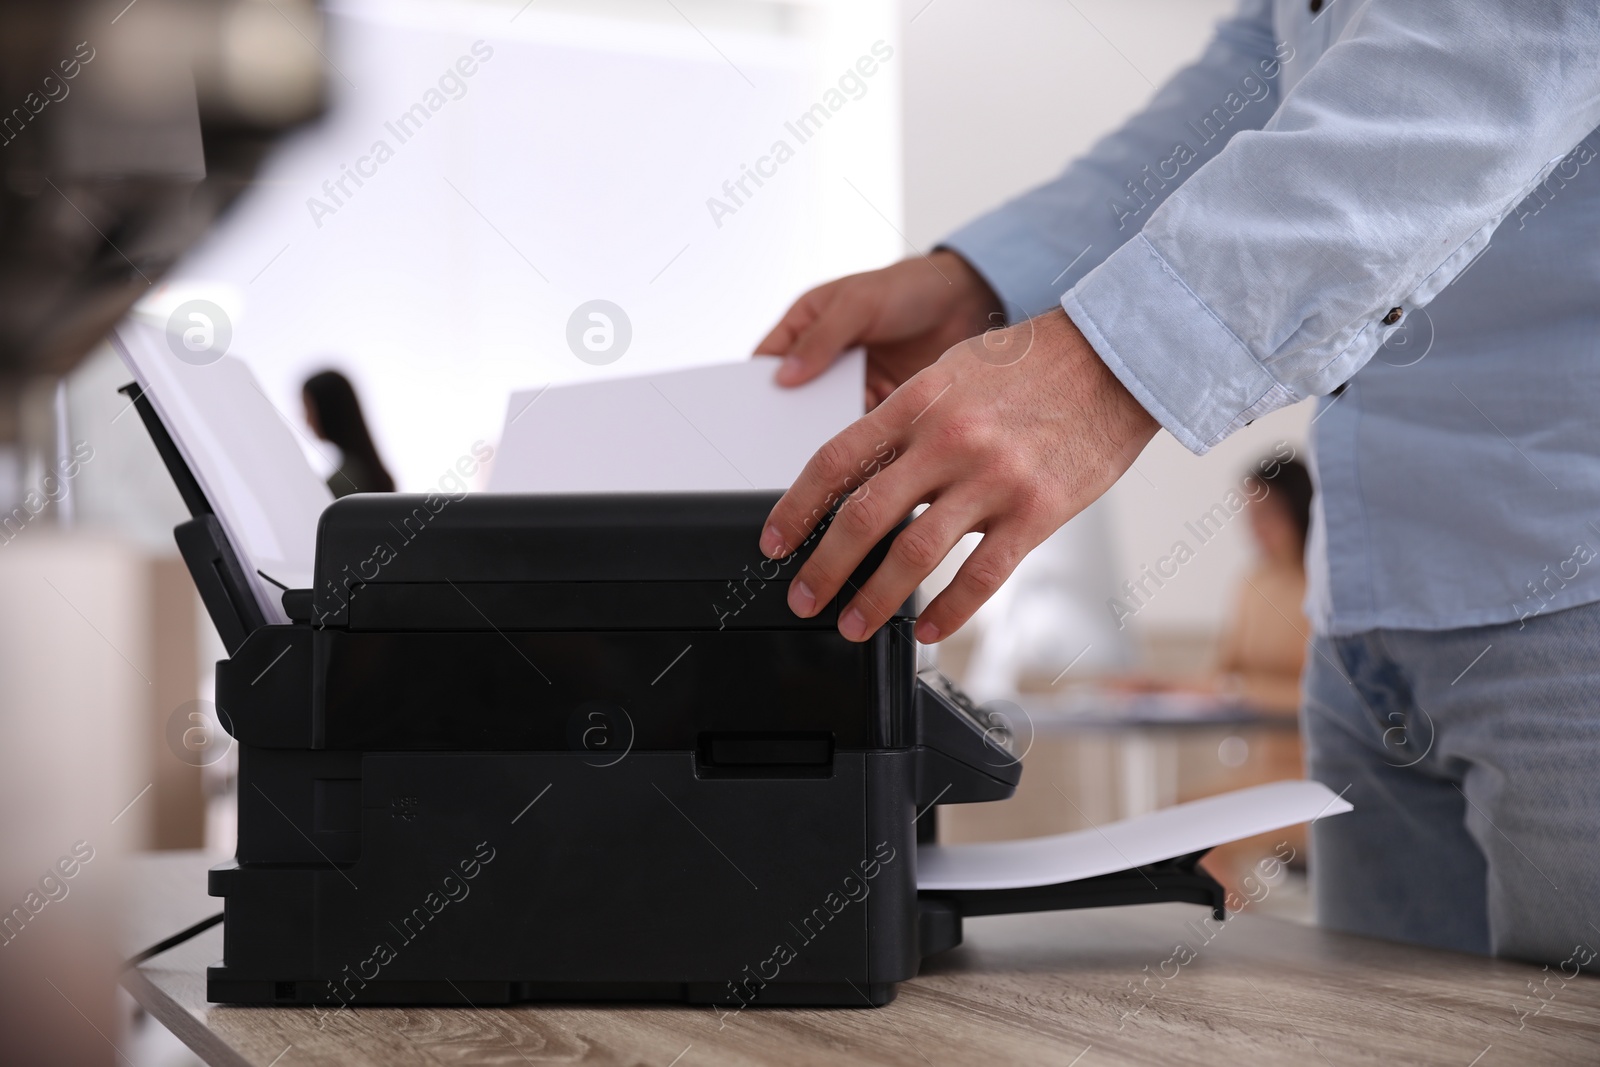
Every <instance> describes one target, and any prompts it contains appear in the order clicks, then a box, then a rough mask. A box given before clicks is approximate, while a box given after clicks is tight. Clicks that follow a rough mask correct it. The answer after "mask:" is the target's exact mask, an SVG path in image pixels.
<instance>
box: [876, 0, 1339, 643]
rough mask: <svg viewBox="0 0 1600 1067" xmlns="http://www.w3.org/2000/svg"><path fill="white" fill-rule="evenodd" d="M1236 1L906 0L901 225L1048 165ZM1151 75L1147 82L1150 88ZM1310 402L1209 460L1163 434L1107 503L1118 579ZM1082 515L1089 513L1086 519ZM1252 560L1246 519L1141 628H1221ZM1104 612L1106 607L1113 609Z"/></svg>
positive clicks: (1107, 120)
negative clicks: (903, 220)
mask: <svg viewBox="0 0 1600 1067" xmlns="http://www.w3.org/2000/svg"><path fill="white" fill-rule="evenodd" d="M1233 6H1234V4H1233V0H1072V2H1071V3H1062V2H1060V0H932V2H931V3H928V2H927V0H903V5H902V12H901V29H900V32H901V38H902V41H903V44H902V51H903V54H904V57H905V63H904V67H903V68H902V74H903V75H904V79H905V80H904V87H903V91H904V94H905V97H904V98H905V120H904V133H903V137H904V141H905V181H906V193H905V203H906V233H907V236H908V237H910V239H911V240H912V241H913V242H914V243H916V244H917V245H918V246H919V247H921V248H924V249H925V248H928V247H930V246H931V245H933V244H935V243H937V241H938V240H939V238H940V237H941V236H943V235H944V234H945V233H947V232H949V231H950V230H951V229H953V228H954V227H955V226H957V225H959V224H961V223H962V222H964V221H966V220H967V219H969V218H971V217H972V216H973V215H975V214H978V213H980V212H982V211H983V210H985V209H986V208H988V207H990V206H993V205H995V204H998V203H999V202H1000V201H1002V200H1004V199H1005V198H1006V197H1008V196H1010V195H1013V194H1015V193H1018V192H1021V191H1022V190H1024V189H1026V188H1028V187H1029V186H1031V185H1034V184H1037V183H1038V182H1040V181H1043V180H1045V179H1047V178H1049V177H1051V176H1052V175H1054V174H1055V173H1056V172H1057V171H1059V170H1060V168H1061V167H1062V166H1063V165H1064V164H1065V163H1066V162H1067V161H1068V160H1070V159H1072V158H1073V157H1074V156H1076V155H1077V154H1079V153H1082V152H1083V151H1085V150H1086V149H1088V148H1089V147H1090V145H1092V144H1093V143H1094V141H1095V140H1096V139H1097V138H1099V137H1100V136H1102V135H1103V134H1105V133H1108V132H1110V131H1111V130H1113V129H1115V128H1116V127H1117V126H1118V125H1119V124H1120V123H1122V122H1123V121H1124V120H1125V119H1127V118H1128V117H1129V116H1131V115H1133V114H1134V113H1136V112H1137V111H1138V109H1139V108H1140V107H1141V106H1143V105H1144V103H1145V102H1146V101H1147V100H1148V99H1149V98H1150V97H1151V96H1152V95H1153V94H1154V91H1155V90H1154V85H1160V84H1161V83H1162V81H1163V80H1164V79H1165V78H1166V77H1168V76H1169V75H1170V74H1172V73H1173V72H1174V71H1176V70H1177V69H1178V68H1179V67H1180V66H1182V65H1183V64H1184V63H1185V62H1188V61H1189V60H1191V59H1192V58H1194V57H1195V56H1196V55H1198V54H1199V52H1200V50H1201V48H1202V47H1203V46H1204V44H1205V42H1206V40H1207V39H1208V37H1209V35H1210V32H1211V28H1212V26H1213V25H1214V24H1215V22H1216V20H1217V19H1218V18H1219V17H1221V16H1223V15H1225V14H1227V13H1228V12H1229V11H1231V10H1232V8H1233ZM1152 83H1153V84H1152ZM1309 418H1310V412H1309V406H1308V405H1301V406H1299V407H1297V408H1295V409H1291V410H1288V411H1284V412H1279V413H1277V414H1275V415H1273V416H1271V417H1269V418H1265V419H1261V420H1258V421H1257V422H1256V424H1255V425H1253V426H1250V427H1248V428H1246V429H1245V430H1244V431H1243V432H1241V433H1239V434H1237V435H1236V436H1235V437H1233V438H1231V439H1230V440H1228V441H1226V442H1224V443H1223V444H1222V445H1221V446H1219V447H1218V448H1216V449H1215V450H1214V451H1213V452H1212V453H1211V454H1210V455H1208V456H1206V457H1205V458H1203V459H1197V458H1195V457H1194V456H1192V455H1191V454H1190V453H1189V452H1188V451H1187V450H1185V449H1184V448H1183V447H1182V446H1180V445H1179V444H1177V442H1175V441H1174V440H1173V439H1172V438H1171V437H1170V436H1168V435H1167V434H1164V433H1163V434H1160V435H1158V436H1157V438H1156V440H1155V441H1154V442H1153V443H1152V444H1151V446H1150V447H1149V448H1148V449H1147V450H1146V451H1145V453H1144V455H1143V456H1142V457H1141V458H1140V460H1139V461H1138V464H1137V470H1136V471H1130V472H1129V473H1128V474H1127V475H1126V476H1124V477H1123V479H1122V481H1121V482H1119V483H1118V484H1117V486H1116V487H1115V488H1114V489H1113V490H1112V491H1111V493H1110V494H1109V496H1108V498H1107V506H1106V509H1105V510H1106V511H1107V512H1109V516H1108V518H1107V520H1106V521H1107V523H1108V525H1109V529H1110V533H1111V537H1110V540H1111V542H1112V544H1113V546H1114V549H1113V552H1112V553H1111V556H1112V558H1111V559H1109V560H1107V561H1106V563H1105V564H1104V566H1108V567H1109V568H1110V569H1111V571H1112V573H1111V575H1110V576H1109V577H1110V579H1111V584H1113V585H1115V584H1116V583H1118V582H1121V581H1122V580H1123V579H1125V578H1132V577H1134V576H1136V575H1137V572H1138V570H1139V567H1140V565H1141V564H1144V563H1150V562H1153V561H1154V560H1155V559H1156V558H1157V557H1158V556H1161V555H1164V554H1165V553H1166V552H1167V551H1169V550H1170V549H1171V547H1172V543H1173V541H1174V540H1175V539H1176V538H1178V537H1179V536H1182V535H1183V533H1184V531H1183V524H1184V522H1185V521H1187V520H1189V519H1193V518H1194V517H1196V516H1198V515H1199V514H1201V513H1202V512H1204V511H1205V510H1207V509H1208V508H1209V507H1210V506H1211V505H1212V504H1214V503H1216V502H1217V501H1218V500H1219V499H1220V498H1221V497H1222V495H1223V494H1224V493H1225V492H1226V491H1227V489H1228V488H1229V486H1230V485H1237V484H1238V481H1239V478H1240V476H1241V475H1242V474H1243V469H1244V468H1245V467H1246V466H1248V464H1249V462H1250V460H1251V459H1252V458H1253V457H1254V456H1256V455H1257V454H1259V453H1265V452H1270V451H1271V450H1272V447H1273V444H1274V443H1275V442H1277V441H1280V440H1287V441H1289V442H1290V443H1292V444H1293V445H1294V447H1295V448H1296V450H1297V452H1300V451H1303V446H1302V442H1303V440H1304V438H1305V427H1306V424H1307V421H1308V420H1309ZM1086 519H1087V520H1088V521H1092V518H1088V517H1086ZM1248 558H1249V544H1248V534H1247V531H1246V530H1245V527H1244V524H1243V520H1242V518H1241V519H1240V520H1238V521H1236V522H1235V523H1233V524H1232V525H1231V527H1230V528H1229V529H1228V531H1227V532H1226V533H1225V534H1224V535H1222V536H1221V537H1219V538H1217V539H1215V540H1213V541H1212V542H1211V543H1209V544H1208V545H1206V546H1205V547H1204V548H1203V549H1201V551H1200V552H1199V554H1198V556H1197V558H1196V559H1195V561H1194V562H1193V563H1191V564H1189V565H1188V566H1186V567H1185V568H1184V569H1183V570H1182V571H1181V572H1180V574H1179V577H1178V578H1176V579H1173V580H1172V581H1170V582H1168V583H1167V585H1166V587H1165V588H1163V589H1161V590H1160V591H1159V594H1158V595H1157V596H1156V597H1155V598H1153V599H1152V600H1151V601H1150V603H1149V606H1148V607H1147V608H1146V609H1144V610H1143V611H1141V612H1140V614H1139V615H1138V616H1137V618H1136V619H1134V620H1132V622H1131V623H1130V628H1132V627H1155V628H1198V627H1207V628H1209V627H1212V626H1215V625H1216V624H1217V623H1218V622H1219V621H1220V619H1221V618H1222V615H1223V613H1224V611H1225V610H1226V606H1227V604H1228V601H1229V598H1230V596H1231V593H1232V590H1233V587H1234V584H1235V582H1236V581H1237V576H1238V575H1239V573H1240V572H1241V570H1242V569H1243V568H1244V567H1245V565H1246V563H1247V561H1248ZM1107 617H1108V618H1109V613H1107Z"/></svg>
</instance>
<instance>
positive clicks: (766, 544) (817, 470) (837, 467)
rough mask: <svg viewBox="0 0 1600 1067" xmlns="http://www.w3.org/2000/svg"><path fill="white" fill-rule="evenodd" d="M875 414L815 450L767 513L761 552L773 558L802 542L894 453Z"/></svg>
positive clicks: (884, 464)
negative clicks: (803, 467)
mask: <svg viewBox="0 0 1600 1067" xmlns="http://www.w3.org/2000/svg"><path fill="white" fill-rule="evenodd" d="M876 416H877V413H876V412H873V413H871V414H867V415H864V416H862V417H861V418H859V419H857V420H856V421H855V422H853V423H851V424H850V425H849V426H847V427H845V428H844V429H843V430H840V431H839V432H838V433H837V434H835V435H834V436H833V437H832V438H830V439H829V440H828V441H827V442H826V443H825V444H823V446H822V447H821V448H819V449H817V451H816V454H815V455H813V456H812V457H811V459H810V461H809V462H807V463H806V466H805V469H804V470H803V471H801V472H800V477H798V478H796V479H795V482H794V484H793V485H791V486H790V487H789V490H788V491H787V492H786V493H784V494H783V496H782V498H780V499H779V501H778V503H777V504H776V505H774V507H773V509H772V512H771V513H770V514H769V515H768V516H767V522H766V526H765V527H764V528H763V529H762V532H761V551H762V552H763V553H765V554H766V555H767V556H768V557H770V558H772V559H781V558H783V557H784V556H788V555H789V554H791V553H793V552H794V551H795V550H796V549H798V548H799V547H800V546H801V545H803V544H804V543H805V542H806V540H807V539H808V538H809V537H810V536H811V535H812V533H814V532H815V530H816V529H817V526H818V524H820V523H821V522H822V521H823V520H824V519H826V518H827V517H828V516H829V515H830V514H831V513H832V512H833V509H834V508H835V507H836V506H838V504H839V502H840V501H842V500H844V499H845V498H846V497H847V496H849V495H850V494H851V493H852V492H854V491H855V490H857V489H859V488H861V487H862V486H863V485H865V484H866V483H867V482H868V481H869V480H871V478H872V477H873V476H874V475H876V474H877V473H878V472H879V471H880V470H882V469H883V468H884V467H885V466H887V465H888V464H889V463H891V462H893V461H894V458H895V456H896V454H897V452H896V445H895V443H894V442H892V441H890V440H889V439H888V438H887V436H886V431H885V427H884V426H883V425H882V422H881V420H880V419H879V418H877V417H876Z"/></svg>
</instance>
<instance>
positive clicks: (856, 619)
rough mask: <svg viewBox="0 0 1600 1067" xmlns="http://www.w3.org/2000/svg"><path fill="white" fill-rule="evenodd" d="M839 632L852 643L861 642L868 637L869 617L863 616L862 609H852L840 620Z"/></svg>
mask: <svg viewBox="0 0 1600 1067" xmlns="http://www.w3.org/2000/svg"><path fill="white" fill-rule="evenodd" d="M839 632H840V633H842V634H844V636H845V637H846V638H847V639H849V640H851V641H859V640H861V639H862V638H863V637H866V636H867V617H866V616H865V615H863V614H861V609H860V608H851V609H850V610H849V611H847V612H845V613H844V617H843V618H841V619H840V620H839Z"/></svg>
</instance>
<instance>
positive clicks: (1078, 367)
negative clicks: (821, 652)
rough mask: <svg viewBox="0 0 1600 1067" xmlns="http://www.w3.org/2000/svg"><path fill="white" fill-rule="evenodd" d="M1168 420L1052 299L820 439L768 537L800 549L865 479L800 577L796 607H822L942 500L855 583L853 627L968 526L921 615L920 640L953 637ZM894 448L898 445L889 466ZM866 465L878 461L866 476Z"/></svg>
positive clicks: (846, 624) (870, 627)
mask: <svg viewBox="0 0 1600 1067" xmlns="http://www.w3.org/2000/svg"><path fill="white" fill-rule="evenodd" d="M1158 428H1159V427H1158V425H1157V423H1156V421H1155V420H1154V419H1153V418H1151V417H1150V415H1149V414H1148V413H1146V412H1145V410H1144V409H1143V408H1142V407H1140V406H1139V403H1138V401H1136V400H1135V399H1134V398H1133V396H1132V394H1130V393H1129V392H1128V390H1127V389H1126V388H1124V387H1123V385H1122V383H1121V382H1119V381H1118V380H1117V378H1116V376H1115V375H1113V374H1112V373H1111V371H1110V370H1108V369H1107V368H1106V365H1105V364H1104V363H1103V362H1101V360H1100V357H1099V356H1097V355H1096V354H1095V352H1094V349H1092V348H1091V347H1090V346H1089V343H1088V342H1087V341H1085V340H1084V338H1083V335H1082V334H1081V333H1079V332H1078V328H1077V327H1076V326H1074V325H1073V324H1072V320H1071V319H1069V318H1067V316H1066V313H1065V312H1063V311H1059V310H1057V311H1051V312H1049V313H1047V314H1044V315H1041V316H1039V317H1038V318H1036V319H1032V320H1029V321H1027V322H1023V323H1019V324H1018V325H1016V326H1012V327H1010V328H1008V329H1005V330H993V331H990V332H989V333H986V334H983V335H981V336H979V337H973V338H970V339H968V340H966V341H963V342H962V343H961V344H958V345H956V346H955V347H953V348H951V349H950V350H949V351H948V352H946V353H945V354H944V355H943V356H942V357H941V358H940V359H939V361H938V362H937V363H935V364H933V365H932V366H931V367H928V368H927V369H926V370H923V371H921V372H920V373H918V374H917V375H916V376H915V377H913V378H912V379H911V380H909V381H908V382H906V383H905V385H903V386H902V387H901V388H899V389H898V390H896V391H895V392H894V393H893V394H892V395H891V396H890V397H889V398H888V399H887V400H886V401H885V402H884V403H883V404H881V405H880V406H879V407H878V408H876V409H875V410H873V411H871V412H869V413H868V414H867V415H865V416H863V417H862V418H861V419H859V420H858V421H856V422H855V423H854V424H852V425H851V426H849V427H848V428H846V429H845V430H843V431H842V432H840V433H839V434H838V435H837V436H835V437H834V438H833V439H832V440H830V441H828V442H827V443H826V444H825V445H823V446H822V447H821V448H820V449H818V450H817V454H816V455H815V456H813V457H812V458H811V462H810V463H808V464H806V468H805V470H804V471H803V472H801V474H800V477H799V479H798V480H797V481H796V482H795V483H794V485H793V486H792V487H791V488H790V489H789V491H788V492H787V493H785V494H784V496H783V499H782V500H780V501H778V504H777V506H776V507H775V508H773V510H772V514H771V516H770V517H769V518H768V519H767V525H766V529H765V531H764V532H763V534H762V537H761V550H762V551H763V552H764V553H766V554H767V555H768V556H771V557H775V558H776V557H782V556H786V555H788V554H789V553H790V552H792V551H794V550H795V549H796V548H798V547H799V546H800V545H801V544H802V543H803V542H804V541H805V540H806V538H807V537H808V536H809V535H810V534H811V532H812V530H813V528H814V527H815V526H816V525H817V523H818V522H819V521H820V520H821V519H823V518H824V517H826V516H827V514H828V510H829V508H828V503H829V502H830V501H831V500H834V499H837V498H838V497H841V496H844V494H845V493H847V492H848V493H849V494H850V495H849V496H848V497H846V498H845V501H844V503H843V504H841V505H840V506H839V509H838V512H837V514H836V515H835V516H834V519H833V522H832V524H831V525H830V526H829V528H828V530H827V532H826V533H825V534H824V535H823V537H822V540H821V542H820V543H819V544H818V545H817V547H816V549H815V551H813V552H812V554H811V557H810V558H809V559H807V560H806V562H805V565H804V566H802V567H801V568H800V570H799V572H798V573H797V574H796V575H795V577H794V580H793V581H792V582H791V583H790V585H789V607H790V608H791V609H792V610H793V611H794V612H795V614H797V615H800V616H802V617H806V618H809V617H810V616H812V615H815V614H816V613H817V612H818V611H819V610H820V609H821V608H823V607H824V606H826V605H827V603H828V601H829V600H830V599H831V598H832V597H833V596H834V595H835V594H836V593H838V592H839V590H840V587H841V586H842V585H843V584H844V583H845V581H846V579H848V578H849V577H850V575H851V574H852V572H854V570H855V568H856V567H857V566H858V565H859V564H860V563H861V561H862V559H864V558H865V557H866V555H867V553H868V551H870V550H871V548H872V546H873V545H875V544H876V543H877V542H878V541H879V540H880V539H882V538H883V536H884V535H885V534H887V533H888V532H889V531H890V530H891V529H893V528H894V526H895V524H896V523H898V522H899V521H900V520H901V519H903V518H905V517H906V516H907V515H908V514H910V513H911V510H912V509H913V508H915V507H916V506H917V505H919V504H928V505H929V507H928V509H927V510H926V511H925V512H923V513H922V514H921V515H920V516H918V517H917V518H916V519H915V520H913V521H912V523H911V525H910V526H908V527H906V529H904V530H902V531H901V532H900V534H899V536H898V537H896V538H895V540H894V544H893V546H892V547H891V548H890V550H889V554H888V555H887V556H886V557H885V559H884V561H883V563H882V565H880V566H879V567H878V569H877V571H876V572H875V573H874V574H873V575H872V577H871V578H870V579H868V581H867V583H866V584H865V585H864V586H863V587H861V588H860V589H859V590H856V591H855V595H854V597H853V598H852V599H851V600H850V603H849V604H848V606H847V607H846V609H845V610H844V611H843V612H842V613H841V614H840V617H839V632H840V633H841V634H843V635H844V636H845V637H846V638H848V639H850V640H852V641H864V640H866V638H867V637H868V636H870V635H871V634H872V632H873V631H875V630H876V629H877V628H878V627H879V626H881V625H883V623H884V621H885V620H886V619H888V618H889V616H890V615H891V614H892V613H893V612H894V611H895V609H896V608H898V607H899V606H900V604H901V602H902V601H904V600H905V599H906V598H907V597H908V596H910V595H911V594H912V592H913V591H914V590H915V589H916V588H917V585H918V584H919V583H920V582H921V581H922V580H923V579H924V578H926V577H927V576H928V574H929V573H930V572H931V571H932V570H933V568H934V567H935V566H936V565H937V564H938V563H939V562H940V561H941V560H943V559H944V557H945V556H946V555H948V554H949V552H950V550H951V549H952V548H954V547H955V544H956V542H957V541H959V540H960V539H961V537H962V536H963V535H964V534H967V533H969V532H973V531H976V532H979V533H982V534H983V540H982V542H981V543H980V544H979V545H978V547H977V548H976V549H975V550H974V551H973V553H972V555H971V556H970V557H968V559H967V561H966V562H965V563H963V564H962V566H961V569H960V570H959V571H958V572H957V574H956V577H955V580H954V581H952V582H951V583H950V586H949V588H947V589H945V591H944V592H942V593H940V594H939V595H938V596H937V597H935V598H934V600H933V602H932V603H931V604H929V605H928V606H927V608H926V609H925V610H924V611H923V612H922V616H921V618H920V619H919V620H918V622H917V628H916V636H917V640H919V641H922V642H924V643H931V642H934V641H938V640H940V639H941V638H944V637H948V636H949V635H950V634H952V633H954V632H955V631H956V629H957V628H959V627H960V626H961V625H962V624H963V623H965V622H966V621H967V619H969V618H971V616H972V613H973V612H974V611H976V610H977V609H978V607H979V606H980V605H981V604H983V602H984V601H985V600H987V599H989V597H990V596H992V595H993V594H994V592H995V590H997V589H998V588H999V587H1000V584H1001V583H1002V582H1004V581H1005V580H1006V578H1007V577H1008V576H1009V575H1010V574H1011V572H1012V571H1013V570H1014V569H1015V568H1016V566H1017V564H1018V563H1019V562H1021V560H1022V557H1023V556H1025V555H1027V553H1028V552H1030V551H1032V550H1033V548H1034V547H1035V546H1037V545H1038V544H1039V543H1040V542H1041V541H1043V540H1044V539H1045V538H1046V537H1049V536H1050V535H1051V534H1052V533H1054V532H1055V531H1056V530H1057V529H1058V528H1059V527H1060V526H1061V525H1062V524H1063V523H1065V522H1066V521H1067V520H1068V519H1070V518H1072V516H1074V515H1076V514H1077V513H1078V512H1079V511H1081V510H1083V509H1084V508H1085V507H1086V506H1088V505H1089V504H1090V503H1091V502H1092V501H1094V500H1095V498H1097V497H1098V496H1100V494H1102V493H1104V492H1105V491H1106V490H1107V489H1109V488H1110V487H1111V485H1112V483H1113V482H1115V481H1116V480H1117V478H1118V477H1119V476H1121V474H1122V472H1123V471H1125V470H1127V469H1128V467H1129V466H1131V465H1132V463H1133V460H1134V459H1135V458H1136V457H1137V456H1138V454H1139V451H1140V450H1141V449H1142V448H1143V447H1144V446H1145V444H1146V443H1147V442H1148V441H1149V440H1150V438H1151V437H1153V436H1154V435H1155V432H1156V430H1157V429H1158ZM890 449H893V451H892V452H890V451H889V450H890ZM884 456H892V457H893V458H892V461H890V462H889V463H888V464H887V465H886V466H883V465H882V458H883V457H884ZM867 470H876V471H877V473H876V474H875V475H874V476H873V477H872V478H871V479H870V480H868V481H867V482H866V484H864V485H863V484H862V483H861V472H863V471H867ZM852 489H853V490H854V491H853V492H851V490H852Z"/></svg>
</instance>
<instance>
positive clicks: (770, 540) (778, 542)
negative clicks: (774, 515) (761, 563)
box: [761, 526, 789, 559]
mask: <svg viewBox="0 0 1600 1067" xmlns="http://www.w3.org/2000/svg"><path fill="white" fill-rule="evenodd" d="M761 551H762V552H763V553H764V554H765V555H766V556H767V558H769V559H777V558H778V557H779V556H785V555H788V554H789V549H788V546H786V545H785V544H784V543H783V531H782V530H779V529H778V528H777V527H776V526H768V527H767V528H766V529H765V530H764V531H762V534H761Z"/></svg>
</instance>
